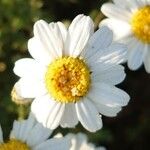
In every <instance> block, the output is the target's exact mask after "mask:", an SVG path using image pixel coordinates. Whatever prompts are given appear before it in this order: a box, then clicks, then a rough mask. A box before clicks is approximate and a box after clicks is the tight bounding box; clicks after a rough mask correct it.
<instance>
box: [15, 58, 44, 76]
mask: <svg viewBox="0 0 150 150" xmlns="http://www.w3.org/2000/svg"><path fill="white" fill-rule="evenodd" d="M14 72H15V74H16V75H18V76H19V77H25V76H34V78H39V79H43V78H44V74H45V72H46V67H45V66H44V65H41V64H40V63H38V62H37V61H35V60H34V59H31V58H23V59H20V60H18V61H16V62H15V67H14Z"/></svg>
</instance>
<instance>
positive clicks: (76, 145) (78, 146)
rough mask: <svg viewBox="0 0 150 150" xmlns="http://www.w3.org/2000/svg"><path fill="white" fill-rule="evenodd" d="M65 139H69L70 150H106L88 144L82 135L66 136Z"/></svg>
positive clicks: (85, 137)
mask: <svg viewBox="0 0 150 150" xmlns="http://www.w3.org/2000/svg"><path fill="white" fill-rule="evenodd" d="M67 137H69V138H70V139H71V148H70V150H106V148H104V147H102V146H100V147H95V145H94V144H92V143H88V140H87V136H86V135H85V134H83V133H78V134H76V135H75V134H71V133H70V134H68V135H67Z"/></svg>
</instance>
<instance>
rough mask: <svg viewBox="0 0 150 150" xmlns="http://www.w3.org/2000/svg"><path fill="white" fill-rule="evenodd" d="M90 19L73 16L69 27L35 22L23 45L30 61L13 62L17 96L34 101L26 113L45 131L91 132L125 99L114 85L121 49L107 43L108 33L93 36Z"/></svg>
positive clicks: (120, 73)
mask: <svg viewBox="0 0 150 150" xmlns="http://www.w3.org/2000/svg"><path fill="white" fill-rule="evenodd" d="M93 32H94V25H93V21H92V20H91V18H90V17H88V16H84V15H78V16H77V17H76V18H75V19H74V20H73V22H72V23H71V25H70V27H69V29H68V30H67V29H66V27H65V26H64V25H63V24H62V23H61V22H57V23H50V24H48V23H46V22H45V21H43V20H40V21H37V22H36V23H35V25H34V37H33V38H32V39H30V40H29V42H28V49H29V52H30V54H31V55H32V57H33V59H31V58H25V59H21V60H19V61H17V62H16V63H15V67H14V72H15V73H16V74H17V75H18V76H19V77H21V79H20V81H19V82H18V88H17V89H20V90H19V94H20V95H21V96H22V97H25V98H34V101H33V103H32V106H31V110H32V112H33V113H34V115H35V116H36V118H37V120H38V121H39V122H40V123H42V124H43V125H44V126H45V127H48V128H50V129H55V128H57V127H58V126H59V125H61V126H62V127H75V125H77V124H78V121H80V122H81V124H82V125H83V126H84V128H86V129H87V130H89V131H91V132H95V131H97V130H99V129H100V128H101V127H102V120H101V115H100V114H104V115H106V116H110V117H113V116H116V114H117V113H118V112H119V111H120V110H121V107H122V106H125V105H127V103H128V101H129V96H128V95H127V94H126V93H125V92H124V91H122V90H120V89H118V88H117V87H115V86H114V85H116V84H118V83H120V82H122V81H123V80H124V78H125V73H124V67H122V66H121V65H118V64H117V63H120V62H122V61H124V57H125V56H124V55H126V47H125V46H124V45H122V44H118V43H113V44H112V36H113V35H112V32H111V31H110V30H109V29H108V28H107V27H102V28H101V29H99V30H98V31H97V32H96V33H94V34H93Z"/></svg>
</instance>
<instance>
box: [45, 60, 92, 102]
mask: <svg viewBox="0 0 150 150" xmlns="http://www.w3.org/2000/svg"><path fill="white" fill-rule="evenodd" d="M90 81H91V79H90V71H89V68H88V66H87V65H86V64H85V62H84V61H83V60H82V59H79V58H73V57H63V58H59V59H57V60H55V61H54V62H52V63H51V64H50V65H49V66H48V69H47V72H46V75H45V83H46V88H47V90H48V92H49V93H50V95H51V96H52V97H53V98H54V99H55V100H57V101H59V102H62V103H73V102H76V101H78V100H79V99H80V98H81V97H82V96H84V95H85V94H86V93H87V91H88V90H89V86H90Z"/></svg>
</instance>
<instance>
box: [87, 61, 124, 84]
mask: <svg viewBox="0 0 150 150" xmlns="http://www.w3.org/2000/svg"><path fill="white" fill-rule="evenodd" d="M90 71H91V72H92V74H91V75H92V81H93V82H104V83H108V84H112V85H116V84H119V83H121V82H122V81H123V80H124V78H125V72H124V67H123V66H121V65H114V64H111V63H107V64H105V63H98V64H95V65H93V68H91V69H90Z"/></svg>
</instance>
